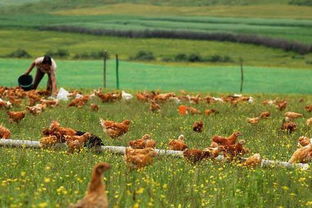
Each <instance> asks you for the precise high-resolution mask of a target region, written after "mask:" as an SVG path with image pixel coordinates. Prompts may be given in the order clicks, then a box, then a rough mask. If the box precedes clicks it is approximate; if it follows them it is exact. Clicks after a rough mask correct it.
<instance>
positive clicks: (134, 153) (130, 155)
mask: <svg viewBox="0 0 312 208" xmlns="http://www.w3.org/2000/svg"><path fill="white" fill-rule="evenodd" d="M156 155H157V153H156V152H155V151H154V149H153V148H145V149H133V148H131V147H127V148H126V151H125V156H124V159H125V162H126V164H127V166H128V167H129V168H133V169H138V168H143V167H145V166H147V165H150V164H152V163H153V158H154V157H155V156H156Z"/></svg>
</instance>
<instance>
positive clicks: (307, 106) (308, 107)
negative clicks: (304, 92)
mask: <svg viewBox="0 0 312 208" xmlns="http://www.w3.org/2000/svg"><path fill="white" fill-rule="evenodd" d="M304 109H306V111H308V112H312V105H306V106H305V107H304Z"/></svg>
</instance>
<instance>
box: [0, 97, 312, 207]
mask: <svg viewBox="0 0 312 208" xmlns="http://www.w3.org/2000/svg"><path fill="white" fill-rule="evenodd" d="M202 95H207V93H203V94H202ZM281 97H282V98H284V99H286V100H287V101H288V107H287V108H286V111H295V112H300V113H303V114H304V117H305V118H309V117H311V113H308V112H306V111H305V110H304V106H305V105H307V104H311V102H312V97H311V96H304V101H303V102H301V103H299V102H298V100H299V99H300V98H302V96H280V98H281ZM254 98H255V103H253V104H247V103H245V104H244V103H242V104H239V105H238V106H237V107H236V108H235V107H233V106H232V105H230V104H220V103H219V104H218V103H217V104H210V105H207V104H205V103H203V102H202V103H200V104H197V105H194V104H193V105H191V106H193V107H196V108H198V109H200V110H204V109H207V108H215V109H217V110H219V111H220V113H219V114H216V115H212V116H209V117H207V116H205V115H194V116H191V115H186V116H180V115H179V114H178V113H177V104H175V103H174V102H166V103H164V104H161V108H162V109H161V112H160V113H152V112H150V111H149V110H148V108H149V105H148V104H147V103H141V102H139V101H137V100H136V99H133V100H131V101H130V102H122V101H120V102H116V103H101V102H100V100H99V99H98V98H95V99H93V100H92V101H89V102H90V103H91V102H92V103H97V104H99V105H100V110H99V112H92V111H90V108H89V106H88V105H89V104H88V105H87V106H84V107H83V108H81V109H77V108H68V107H67V106H66V105H67V104H66V103H64V102H63V103H61V104H60V106H58V107H56V108H54V109H48V110H46V111H45V112H44V113H42V114H40V115H38V116H36V117H35V116H33V115H31V114H27V115H26V117H25V119H24V120H22V121H21V122H20V123H19V124H11V123H9V122H8V120H7V115H6V113H5V112H6V111H5V110H3V109H2V110H0V123H2V124H3V125H5V126H6V127H7V128H9V129H10V130H11V131H12V138H14V139H28V140H39V139H40V137H41V130H42V129H43V128H44V127H47V126H48V125H49V124H50V122H51V121H52V120H58V121H59V122H60V123H61V124H62V126H66V127H71V128H74V129H77V130H81V131H89V132H92V133H93V134H95V135H98V136H99V137H101V138H102V139H103V142H104V144H105V145H121V146H126V145H127V143H128V141H130V140H133V139H137V138H140V137H141V136H142V135H143V134H146V133H150V134H151V135H152V137H153V138H154V139H155V140H156V141H157V147H158V148H162V149H166V148H167V142H168V140H169V139H172V138H176V137H177V136H178V135H180V134H184V135H185V137H186V138H187V139H186V142H187V144H188V145H189V147H190V148H204V147H207V146H208V145H209V144H210V138H211V137H212V136H213V135H229V134H231V133H232V132H233V131H237V130H239V131H240V132H242V133H243V134H244V135H243V136H242V139H245V140H246V142H247V144H246V146H247V147H248V148H250V149H251V151H252V153H260V154H261V156H262V157H263V158H266V159H274V160H281V161H287V160H288V159H289V158H290V155H291V154H292V152H294V150H295V149H296V145H297V138H298V137H299V136H301V135H306V136H310V135H311V133H312V129H311V128H310V127H307V126H306V125H305V119H299V120H297V121H296V123H297V124H298V129H297V131H295V132H294V133H292V134H287V133H285V132H282V131H281V130H280V125H281V121H282V118H283V114H284V112H280V111H278V110H277V109H276V108H275V107H273V106H264V105H262V104H261V102H262V101H263V100H264V99H267V98H274V96H259V95H255V96H254ZM185 104H187V105H190V104H189V103H185ZM13 109H14V110H21V109H23V105H22V106H21V107H14V108H13ZM266 110H267V111H270V112H271V117H270V118H268V119H267V120H263V121H261V122H260V123H259V124H258V125H255V126H253V125H250V124H248V123H247V122H246V118H247V117H252V116H256V115H257V114H258V113H260V112H262V111H266ZM99 117H102V118H106V119H111V120H116V121H121V120H123V119H130V120H131V121H132V124H131V126H130V130H129V132H128V133H127V134H125V135H124V136H122V137H120V138H119V139H115V140H113V139H110V138H108V137H107V135H105V134H103V131H102V128H101V127H100V125H99V120H98V119H99ZM81 118H83V119H81ZM197 120H202V121H204V131H203V132H202V133H197V132H194V131H193V130H192V128H191V126H192V124H193V122H194V121H197ZM0 154H1V155H2V156H1V157H0V167H1V168H0V192H1V193H2V194H1V195H0V204H1V206H2V207H8V206H9V205H10V207H34V206H35V207H66V206H67V205H68V204H69V203H73V202H75V201H76V200H78V199H80V198H82V197H83V195H84V192H85V190H86V186H87V183H88V181H89V178H90V171H91V168H92V167H93V165H94V164H96V163H97V162H100V161H105V162H109V163H110V164H111V165H112V169H111V170H109V171H108V172H106V173H105V182H106V184H107V190H108V197H109V202H110V206H111V207H242V206H243V207H251V206H252V207H311V205H312V201H311V198H312V195H311V191H310V190H311V188H312V187H311V184H312V177H311V168H310V169H309V170H307V171H302V170H299V169H286V168H277V167H275V168H274V167H272V168H264V169H263V168H260V167H258V168H254V169H253V168H244V167H241V166H239V165H238V164H235V163H224V162H216V161H210V160H206V161H203V162H201V163H199V164H197V165H192V164H190V163H188V162H187V161H185V160H184V159H179V158H172V157H169V156H168V157H157V158H155V161H154V163H153V164H152V165H150V166H148V167H146V168H144V169H142V170H139V171H129V170H128V169H127V168H126V166H125V164H124V162H123V158H122V156H120V155H113V154H111V153H107V152H105V153H101V154H95V153H93V152H90V151H88V150H84V151H83V152H81V153H79V154H78V153H75V154H67V153H66V152H63V151H51V150H30V149H7V148H0ZM30 167H31V168H30ZM259 195H261V197H259Z"/></svg>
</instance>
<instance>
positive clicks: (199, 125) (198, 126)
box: [193, 121, 204, 132]
mask: <svg viewBox="0 0 312 208" xmlns="http://www.w3.org/2000/svg"><path fill="white" fill-rule="evenodd" d="M203 128H204V123H203V122H202V121H195V122H194V124H193V131H195V132H202V131H203Z"/></svg>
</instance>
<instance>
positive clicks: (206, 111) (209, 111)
mask: <svg viewBox="0 0 312 208" xmlns="http://www.w3.org/2000/svg"><path fill="white" fill-rule="evenodd" d="M204 113H205V115H206V116H209V115H211V114H214V113H219V111H217V110H215V109H206V110H205V111H204Z"/></svg>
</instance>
